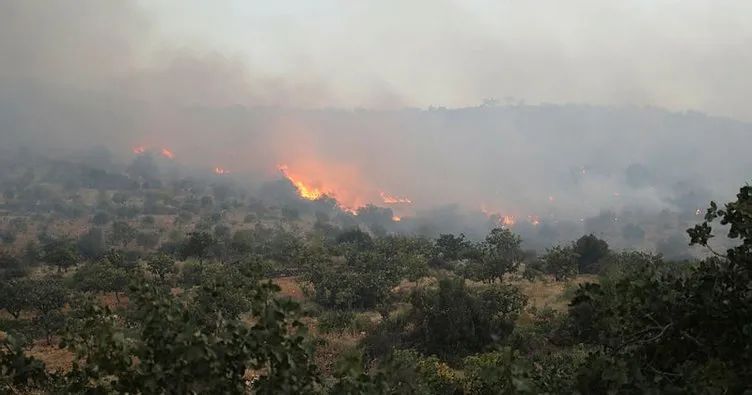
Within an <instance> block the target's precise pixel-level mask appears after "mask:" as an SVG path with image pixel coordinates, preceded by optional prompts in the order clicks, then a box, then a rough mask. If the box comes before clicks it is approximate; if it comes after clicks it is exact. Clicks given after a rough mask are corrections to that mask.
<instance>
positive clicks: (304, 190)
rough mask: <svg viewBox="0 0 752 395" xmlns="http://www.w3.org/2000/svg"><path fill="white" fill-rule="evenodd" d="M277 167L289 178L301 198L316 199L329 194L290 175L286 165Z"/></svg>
mask: <svg viewBox="0 0 752 395" xmlns="http://www.w3.org/2000/svg"><path fill="white" fill-rule="evenodd" d="M277 169H279V171H281V172H282V174H283V175H284V176H285V178H287V179H288V180H290V182H292V184H293V185H295V188H297V189H298V194H299V195H300V197H302V198H303V199H308V200H316V199H318V198H320V197H322V196H324V195H329V194H328V193H326V192H324V191H323V190H321V189H319V188H315V187H312V186H309V185H306V183H305V182H303V180H301V179H300V178H299V177H296V176H293V175H291V174H290V172H289V170H288V168H287V166H286V165H281V166H277Z"/></svg>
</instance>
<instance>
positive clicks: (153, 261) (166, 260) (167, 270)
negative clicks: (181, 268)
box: [146, 253, 177, 284]
mask: <svg viewBox="0 0 752 395" xmlns="http://www.w3.org/2000/svg"><path fill="white" fill-rule="evenodd" d="M146 266H147V267H148V268H149V271H150V272H152V273H153V274H154V275H156V276H157V277H158V278H159V281H160V282H161V283H162V284H164V283H165V281H166V279H167V276H169V275H171V274H174V273H175V272H177V267H176V266H175V260H174V259H172V258H171V257H170V256H169V255H167V254H163V253H158V254H153V255H151V256H149V258H147V259H146Z"/></svg>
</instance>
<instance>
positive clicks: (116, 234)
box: [110, 221, 138, 247]
mask: <svg viewBox="0 0 752 395" xmlns="http://www.w3.org/2000/svg"><path fill="white" fill-rule="evenodd" d="M137 233H138V231H137V230H136V228H134V227H133V226H131V225H130V224H129V223H127V222H125V221H115V222H113V223H112V231H111V235H110V240H111V241H112V242H113V243H114V244H120V245H123V246H125V247H127V246H128V244H130V243H131V242H133V240H134V239H135V238H136V234H137Z"/></svg>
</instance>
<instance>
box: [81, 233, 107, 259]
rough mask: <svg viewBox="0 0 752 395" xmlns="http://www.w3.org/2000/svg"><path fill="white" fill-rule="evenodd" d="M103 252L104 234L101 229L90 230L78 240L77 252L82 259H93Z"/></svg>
mask: <svg viewBox="0 0 752 395" xmlns="http://www.w3.org/2000/svg"><path fill="white" fill-rule="evenodd" d="M104 251H105V245H104V232H102V229H101V228H91V229H89V230H88V231H87V232H86V233H84V234H82V235H81V237H79V238H78V252H79V253H80V254H81V256H82V257H83V258H84V259H94V258H96V257H98V256H99V255H101V254H102V253H103V252H104Z"/></svg>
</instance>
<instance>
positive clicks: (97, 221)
mask: <svg viewBox="0 0 752 395" xmlns="http://www.w3.org/2000/svg"><path fill="white" fill-rule="evenodd" d="M110 220H111V217H110V214H107V213H106V212H104V211H99V212H97V213H96V214H94V217H92V219H91V223H92V224H94V225H96V226H104V225H107V223H109V222H110Z"/></svg>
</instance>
